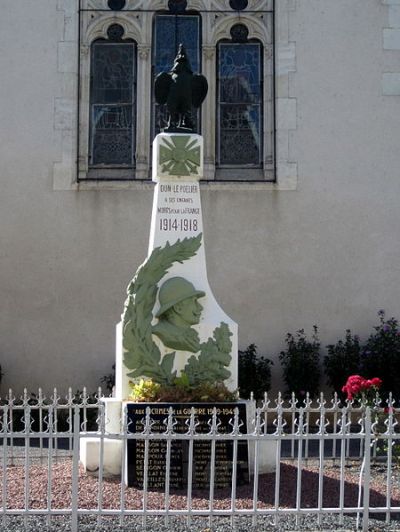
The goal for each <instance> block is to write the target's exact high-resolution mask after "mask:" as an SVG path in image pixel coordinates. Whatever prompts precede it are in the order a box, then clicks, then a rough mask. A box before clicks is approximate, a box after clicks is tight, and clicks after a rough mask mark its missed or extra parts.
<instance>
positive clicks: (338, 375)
mask: <svg viewBox="0 0 400 532" xmlns="http://www.w3.org/2000/svg"><path fill="white" fill-rule="evenodd" d="M326 348H327V349H328V354H327V355H326V356H325V358H324V365H325V375H326V377H327V382H328V384H329V385H330V386H332V388H333V390H334V391H335V392H337V393H338V395H339V397H341V398H342V399H344V398H345V394H343V392H342V387H343V386H344V384H345V383H346V381H347V378H348V377H349V376H350V375H357V374H358V373H360V353H361V347H360V338H359V337H358V336H357V335H354V336H352V334H351V331H350V330H349V329H347V330H346V336H345V339H344V340H339V341H338V342H337V343H336V344H330V345H327V346H326Z"/></svg>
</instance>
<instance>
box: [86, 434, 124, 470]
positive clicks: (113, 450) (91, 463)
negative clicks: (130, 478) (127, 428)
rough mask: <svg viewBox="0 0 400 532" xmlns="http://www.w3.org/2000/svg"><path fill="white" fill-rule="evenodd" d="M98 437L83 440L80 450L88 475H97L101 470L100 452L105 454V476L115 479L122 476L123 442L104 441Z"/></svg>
mask: <svg viewBox="0 0 400 532" xmlns="http://www.w3.org/2000/svg"><path fill="white" fill-rule="evenodd" d="M101 445H102V444H101V440H100V438H99V437H98V436H93V437H87V438H82V439H81V445H80V449H79V453H80V462H81V464H82V465H83V467H84V469H85V471H86V472H87V473H91V474H95V475H97V474H98V472H99V469H100V452H102V454H103V476H104V477H114V476H120V475H121V462H122V443H121V440H112V439H103V451H101Z"/></svg>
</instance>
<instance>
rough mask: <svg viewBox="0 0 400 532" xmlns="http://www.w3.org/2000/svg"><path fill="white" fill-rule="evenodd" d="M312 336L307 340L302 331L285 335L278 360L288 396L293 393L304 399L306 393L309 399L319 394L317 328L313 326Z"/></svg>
mask: <svg viewBox="0 0 400 532" xmlns="http://www.w3.org/2000/svg"><path fill="white" fill-rule="evenodd" d="M313 331H314V332H313V335H312V338H311V340H308V339H307V337H306V334H305V333H304V329H300V330H299V331H297V332H296V333H295V334H291V333H288V334H287V335H286V340H285V341H286V345H287V348H286V350H285V351H281V353H280V355H279V359H280V361H281V364H282V368H283V379H284V381H285V384H286V392H287V394H288V395H290V394H291V393H293V392H294V393H295V395H296V397H297V398H298V399H302V398H305V395H306V393H307V392H309V394H310V397H311V398H312V397H315V396H316V395H317V394H318V393H319V391H320V390H319V381H320V376H321V371H320V364H319V359H320V354H319V349H320V346H321V344H320V341H319V338H318V328H317V326H316V325H314V326H313Z"/></svg>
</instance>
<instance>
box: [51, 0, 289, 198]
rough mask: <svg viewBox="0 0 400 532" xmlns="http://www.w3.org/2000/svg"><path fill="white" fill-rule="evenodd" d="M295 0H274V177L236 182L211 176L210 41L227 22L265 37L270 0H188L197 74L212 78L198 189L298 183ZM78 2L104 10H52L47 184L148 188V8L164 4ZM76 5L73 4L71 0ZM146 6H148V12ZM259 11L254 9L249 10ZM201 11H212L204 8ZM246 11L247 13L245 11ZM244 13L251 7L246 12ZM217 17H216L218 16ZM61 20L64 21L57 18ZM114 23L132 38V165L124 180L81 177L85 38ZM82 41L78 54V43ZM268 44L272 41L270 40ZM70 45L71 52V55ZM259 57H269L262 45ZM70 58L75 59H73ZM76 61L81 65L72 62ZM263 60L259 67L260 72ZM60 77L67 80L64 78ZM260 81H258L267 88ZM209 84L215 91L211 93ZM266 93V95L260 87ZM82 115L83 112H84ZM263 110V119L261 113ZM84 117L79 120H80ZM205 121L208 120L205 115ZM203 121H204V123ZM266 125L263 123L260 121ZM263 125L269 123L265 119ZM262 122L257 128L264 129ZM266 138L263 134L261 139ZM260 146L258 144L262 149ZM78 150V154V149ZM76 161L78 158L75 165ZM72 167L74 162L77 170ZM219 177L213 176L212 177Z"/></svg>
mask: <svg viewBox="0 0 400 532" xmlns="http://www.w3.org/2000/svg"><path fill="white" fill-rule="evenodd" d="M296 1H297V0H279V1H275V13H274V17H275V87H274V89H275V95H274V98H275V113H276V116H275V124H276V129H275V156H276V160H275V181H265V180H258V181H250V180H249V181H240V182H239V181H235V180H229V181H228V180H218V179H215V149H216V142H215V133H216V131H215V127H214V125H213V123H212V120H209V121H208V117H213V116H216V115H215V109H216V98H215V97H214V96H215V90H216V63H215V62H216V47H217V43H218V42H219V41H220V40H223V39H230V28H231V27H232V25H234V24H237V23H243V24H245V25H246V26H247V28H248V30H249V38H252V39H253V38H254V39H258V40H261V42H266V33H265V32H266V29H265V28H266V25H265V24H264V23H263V21H262V17H263V14H262V11H263V10H265V9H266V8H267V7H268V6H271V5H272V3H273V2H274V0H249V5H248V8H247V10H245V11H240V12H234V11H232V12H231V13H230V12H228V13H223V14H222V13H221V14H220V15H219V14H218V13H216V11H218V10H221V9H223V10H225V11H228V10H229V9H230V8H229V1H228V0H189V1H188V9H190V10H191V11H199V12H200V13H201V16H202V73H203V74H204V75H205V76H206V77H207V79H209V80H211V83H210V87H211V88H210V94H209V95H208V97H207V98H206V100H205V102H204V104H203V107H202V123H203V135H204V141H205V143H204V144H205V150H204V151H205V160H204V171H205V172H204V178H205V180H204V181H202V182H201V186H202V188H210V189H217V190H218V189H232V190H240V189H245V190H249V189H251V190H295V189H296V188H297V163H296V161H294V160H293V159H292V153H291V144H292V143H291V138H292V135H293V134H294V132H295V130H296V127H297V100H296V98H295V95H294V94H293V75H294V74H295V71H296V46H295V43H294V42H292V41H291V40H290V16H291V13H292V12H293V11H294V10H295V9H296ZM80 3H81V7H82V8H83V9H90V8H93V7H94V6H95V5H96V6H99V7H100V8H102V9H103V10H104V11H99V12H90V11H83V12H82V14H81V24H80V27H79V23H78V22H79V21H78V15H77V9H76V8H77V5H76V4H78V0H70V1H69V2H66V0H58V4H57V9H58V12H59V16H60V26H61V25H62V27H63V31H62V38H61V40H60V41H59V43H58V70H59V72H60V73H61V74H62V75H61V76H60V79H61V84H60V90H59V94H57V96H56V98H55V124H54V129H55V137H56V142H58V147H59V149H58V156H57V160H56V161H55V162H54V171H53V188H54V189H55V190H92V189H94V190H102V189H111V190H114V189H115V190H120V189H138V190H140V189H148V188H152V183H151V181H150V178H149V169H150V164H151V161H150V160H149V156H150V153H151V150H150V127H151V124H150V120H148V116H149V114H150V109H151V94H150V91H149V90H147V88H148V87H149V86H150V84H151V46H152V28H153V14H154V13H153V12H154V11H165V10H166V9H167V4H168V2H167V0H147V1H146V6H145V9H146V11H143V12H139V11H138V12H134V10H136V9H137V10H140V9H141V8H142V9H143V6H144V4H143V0H127V2H126V9H130V10H132V11H130V12H126V11H124V10H122V11H114V12H113V11H108V10H107V0H80ZM73 4H75V5H73ZM149 10H151V12H150V11H149ZM257 10H259V11H260V12H259V13H257V12H256V11H257ZM205 11H211V12H209V13H204V12H205ZM247 11H249V12H247ZM250 12H251V13H250ZM218 19H219V20H218ZM62 22H63V24H62ZM113 23H114V24H115V23H117V24H120V25H121V26H122V27H123V28H124V30H125V34H124V38H130V39H133V40H134V41H135V42H136V43H137V94H138V99H137V100H138V102H139V98H140V104H138V106H137V124H141V127H138V128H137V132H136V135H137V137H136V139H137V144H136V146H137V149H136V171H135V176H134V179H132V180H129V181H113V180H96V181H88V180H80V179H82V178H84V177H85V176H86V177H87V161H88V157H87V153H88V152H87V150H86V146H87V147H88V139H89V136H88V129H87V128H88V127H89V124H88V114H87V113H88V106H89V90H90V73H89V69H90V43H91V42H92V41H93V40H95V39H97V38H104V37H105V36H106V31H107V28H108V27H109V25H110V24H113ZM79 40H80V42H81V46H80V50H79V61H78V60H77V57H78V42H79ZM271 49H272V44H271ZM74 52H75V54H74ZM263 56H264V63H265V61H267V60H272V57H269V54H268V53H266V47H264V54H263ZM74 57H75V58H76V63H74V61H73V59H72V58H74ZM78 65H80V67H79V66H78ZM79 68H80V78H81V79H80V98H79V105H77V102H76V98H77V96H76V95H77V81H76V79H77V74H78V70H79ZM266 71H267V69H265V65H264V72H266ZM66 81H67V83H66ZM266 85H267V83H264V87H266ZM213 91H214V93H213ZM264 98H265V94H264ZM85 116H86V117H87V118H86V119H85ZM266 117H267V113H265V112H264V120H266V119H267V118H266ZM85 120H86V123H85ZM207 121H208V122H207ZM207 123H209V126H208V128H206V127H205V124H207ZM264 126H266V124H264ZM267 126H268V125H267ZM78 127H80V128H81V129H80V135H79V137H80V145H79V148H78V146H77V131H78V129H77V128H78ZM267 131H268V127H264V135H266V134H267ZM264 142H265V141H264ZM266 151H267V150H264V153H265V152H266ZM78 153H79V155H78ZM77 161H78V164H77ZM77 167H79V177H80V179H79V178H78V172H77ZM217 177H218V176H217Z"/></svg>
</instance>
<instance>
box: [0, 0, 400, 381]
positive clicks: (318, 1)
mask: <svg viewBox="0 0 400 532" xmlns="http://www.w3.org/2000/svg"><path fill="white" fill-rule="evenodd" d="M0 35H1V37H0V44H1V48H0V49H1V52H2V53H1V55H0V62H1V64H2V72H3V76H2V83H1V86H0V110H1V115H0V116H1V118H2V119H1V143H0V150H1V166H2V169H1V184H0V186H1V196H0V202H1V209H0V219H1V227H2V245H1V266H2V267H1V268H0V276H1V285H2V287H3V290H2V293H3V297H2V301H0V338H1V342H0V353H1V359H0V362H1V364H2V366H3V371H4V372H5V376H4V380H3V385H2V387H3V391H4V389H5V388H6V387H8V386H13V387H15V388H17V389H21V388H22V387H24V386H27V387H28V388H30V389H34V388H36V387H38V386H42V387H44V388H46V389H51V388H52V387H53V386H55V385H57V386H60V387H62V388H63V387H66V386H68V385H71V386H73V387H74V388H81V387H82V386H83V385H87V386H89V387H91V388H92V389H94V388H95V387H96V386H97V385H98V383H99V379H100V378H101V376H102V375H104V374H106V373H108V372H109V371H110V369H111V365H112V363H113V358H114V337H115V333H114V326H115V324H116V322H118V321H119V317H120V314H121V312H122V306H123V301H124V298H125V287H126V285H127V284H128V282H129V280H130V279H131V278H132V276H133V275H134V272H135V271H136V269H137V267H138V266H139V265H140V263H141V262H142V261H143V259H144V258H145V256H146V253H147V241H148V236H149V224H150V213H151V204H152V189H153V185H152V183H151V181H150V175H151V143H152V139H153V138H154V135H155V134H156V133H157V132H158V131H159V130H160V128H162V127H164V126H165V109H163V107H162V106H158V105H156V104H155V101H154V95H153V90H152V86H153V81H154V77H155V76H156V75H157V74H158V73H159V72H161V71H163V70H168V68H170V66H171V64H172V61H173V58H174V56H175V54H176V50H177V47H178V45H179V43H183V44H184V45H185V47H186V50H187V52H188V55H189V58H190V61H191V65H192V68H193V70H194V71H196V72H202V73H203V74H204V75H205V76H206V77H207V80H208V84H209V93H208V96H207V98H206V100H205V103H204V104H203V106H202V108H201V112H199V111H196V110H195V109H194V110H193V119H194V120H195V121H196V124H197V128H198V130H199V131H200V132H201V133H202V135H203V137H204V146H205V148H204V150H205V160H204V168H205V178H204V180H203V181H202V183H201V193H202V201H203V212H204V218H205V219H204V224H205V231H204V232H205V235H204V236H205V242H206V252H207V261H208V276H209V280H210V284H211V286H212V288H213V291H214V294H215V296H216V298H217V300H218V301H219V302H220V304H221V306H222V307H223V308H224V310H225V311H226V312H227V313H228V314H229V315H231V316H232V318H233V319H234V320H235V321H237V322H238V324H239V343H240V346H241V347H242V348H244V347H246V346H247V345H248V344H249V343H256V344H257V346H258V348H259V351H260V353H263V354H266V355H268V356H270V357H271V358H275V359H277V356H278V354H279V351H280V350H281V349H282V348H283V346H284V337H285V334H286V332H288V331H291V332H293V331H295V330H297V329H299V328H305V329H306V331H310V332H311V328H312V325H313V324H317V325H318V326H319V328H320V336H321V341H322V344H323V345H325V344H327V343H330V342H332V341H336V339H337V338H339V337H340V336H342V335H343V334H344V330H345V329H346V328H351V329H352V330H353V331H354V332H358V333H359V334H360V335H364V336H366V335H368V334H369V332H370V330H371V328H372V325H373V324H374V323H375V322H376V313H377V311H378V310H379V309H381V308H384V309H386V311H387V313H388V314H390V315H395V316H399V315H400V303H399V302H400V297H399V296H400V288H398V282H397V281H398V277H399V275H398V274H399V264H400V247H399V237H398V227H400V210H399V208H398V203H399V200H398V198H399V193H400V184H399V178H398V173H399V172H398V167H399V155H398V153H399V150H398V147H397V143H398V140H397V139H398V136H399V126H398V119H397V117H398V112H399V108H400V63H399V60H400V4H399V3H398V0H339V1H337V2H331V1H330V0H262V1H258V0H169V1H168V0H147V1H144V0H57V1H55V0H37V1H35V2H34V3H27V2H24V1H23V0H18V1H16V2H12V3H8V5H7V6H6V7H5V8H4V10H3V16H2V19H1V21H0ZM278 366H279V365H278V364H277V365H276V367H275V368H274V372H273V382H274V389H275V390H277V389H278V388H279V387H280V386H281V381H280V371H279V367H278Z"/></svg>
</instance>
